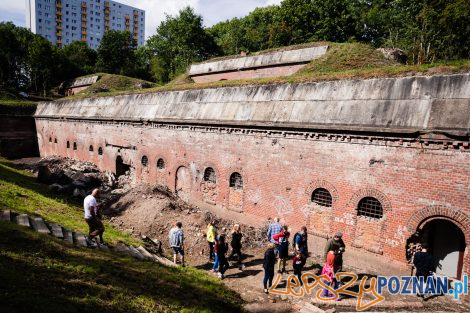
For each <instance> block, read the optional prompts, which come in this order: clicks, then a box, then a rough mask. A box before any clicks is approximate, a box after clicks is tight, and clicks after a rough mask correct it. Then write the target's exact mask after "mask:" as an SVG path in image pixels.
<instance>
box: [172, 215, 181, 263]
mask: <svg viewBox="0 0 470 313" xmlns="http://www.w3.org/2000/svg"><path fill="white" fill-rule="evenodd" d="M182 227H183V224H181V222H177V223H176V224H175V227H173V228H172V229H170V234H169V237H170V246H171V248H172V249H173V263H175V264H176V256H177V255H178V254H179V255H180V257H181V265H182V266H184V235H183V230H182V229H181V228H182Z"/></svg>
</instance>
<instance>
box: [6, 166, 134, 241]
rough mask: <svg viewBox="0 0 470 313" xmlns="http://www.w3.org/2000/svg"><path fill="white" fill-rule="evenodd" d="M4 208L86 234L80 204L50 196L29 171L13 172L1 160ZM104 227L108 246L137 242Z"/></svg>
mask: <svg viewBox="0 0 470 313" xmlns="http://www.w3.org/2000/svg"><path fill="white" fill-rule="evenodd" d="M3 209H11V210H14V211H16V212H21V213H27V214H32V215H37V216H41V217H43V218H44V219H46V220H47V221H50V222H56V223H59V224H60V225H62V226H63V227H65V228H68V229H71V230H79V231H82V232H84V233H86V232H88V226H87V224H86V223H85V220H84V219H83V208H82V207H81V204H80V203H78V202H68V201H67V200H66V199H64V198H60V197H58V196H57V195H55V194H52V193H50V192H49V191H48V189H47V186H44V185H41V184H39V183H37V182H36V179H35V178H34V177H32V176H31V174H30V173H29V172H27V171H23V170H18V169H15V168H14V167H13V166H12V164H11V163H10V162H8V161H6V160H4V159H0V210H3ZM105 227H106V231H105V235H104V239H105V240H106V241H108V242H110V243H116V242H118V241H119V240H121V241H124V242H126V243H128V244H137V243H138V241H137V240H136V239H134V238H132V237H130V236H129V235H126V234H123V233H121V232H120V231H118V230H117V229H115V228H113V227H111V226H110V225H108V224H105Z"/></svg>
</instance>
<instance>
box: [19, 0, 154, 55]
mask: <svg viewBox="0 0 470 313" xmlns="http://www.w3.org/2000/svg"><path fill="white" fill-rule="evenodd" d="M27 1H28V2H27V5H26V7H27V9H26V25H27V27H29V29H31V31H32V32H33V33H35V34H40V35H42V36H44V37H45V38H46V39H47V40H49V41H50V42H52V43H53V44H55V45H57V46H58V47H62V46H64V45H67V44H69V43H71V42H72V41H77V40H80V41H83V42H86V43H87V44H88V46H89V47H90V48H93V49H96V48H98V46H99V45H100V41H101V38H102V37H103V35H104V33H105V32H106V31H108V30H121V31H123V30H128V31H130V32H131V33H132V35H133V37H134V39H135V40H136V41H137V45H138V46H142V45H143V44H144V39H145V11H144V10H140V9H137V8H134V7H131V6H128V5H125V4H122V3H118V2H115V1H108V0H27Z"/></svg>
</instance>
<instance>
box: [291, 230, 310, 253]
mask: <svg viewBox="0 0 470 313" xmlns="http://www.w3.org/2000/svg"><path fill="white" fill-rule="evenodd" d="M292 247H293V248H294V251H299V252H300V253H301V254H302V255H303V256H304V257H305V259H306V258H308V243H307V227H306V226H302V227H301V228H300V231H299V232H297V233H295V235H294V238H293V239H292Z"/></svg>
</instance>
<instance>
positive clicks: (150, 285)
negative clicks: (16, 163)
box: [0, 222, 242, 313]
mask: <svg viewBox="0 0 470 313" xmlns="http://www.w3.org/2000/svg"><path fill="white" fill-rule="evenodd" d="M0 281H1V284H0V303H1V309H0V311H2V312H16V313H21V312H27V313H30V312H37V313H41V312H47V313H55V312H68V313H74V312H77V313H86V312H90V313H91V312H93V313H95V312H100V313H103V312H123V313H124V312H126V313H137V312H139V313H140V312H227V313H229V312H241V311H242V308H241V303H240V298H239V296H238V295H237V294H236V293H234V292H232V291H230V290H228V289H227V288H226V287H225V286H223V285H222V284H221V283H220V282H218V281H217V280H216V279H215V278H211V277H209V276H208V275H207V274H206V273H204V272H201V271H198V270H195V269H191V268H169V267H165V266H163V265H159V264H156V263H152V262H141V261H135V260H134V259H131V258H129V257H123V256H119V255H116V254H112V253H109V252H104V251H101V250H91V249H87V248H71V246H70V245H69V244H67V243H65V242H64V241H61V240H58V239H55V238H54V237H52V236H48V235H42V234H39V233H36V232H34V231H33V230H31V229H27V228H25V227H21V226H18V225H16V224H13V223H7V222H0Z"/></svg>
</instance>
